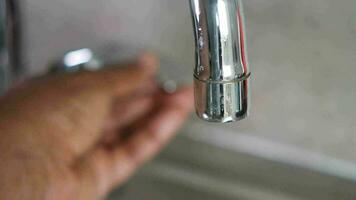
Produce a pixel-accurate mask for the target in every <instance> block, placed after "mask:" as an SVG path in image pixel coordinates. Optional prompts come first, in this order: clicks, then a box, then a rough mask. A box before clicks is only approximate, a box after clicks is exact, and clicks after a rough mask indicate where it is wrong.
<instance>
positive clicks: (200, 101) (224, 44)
mask: <svg viewBox="0 0 356 200" xmlns="http://www.w3.org/2000/svg"><path fill="white" fill-rule="evenodd" d="M190 4H191V11H192V17H193V24H194V33H195V40H196V67H195V71H194V78H195V104H196V112H197V114H198V116H199V117H200V118H202V119H203V120H206V121H211V122H222V123H225V122H233V121H238V120H240V119H243V118H245V117H246V116H247V115H248V108H249V98H248V97H249V88H248V87H249V84H248V83H249V80H248V79H249V77H250V72H249V71H248V66H247V58H246V50H245V34H244V24H243V13H242V7H241V2H240V1H239V0H190Z"/></svg>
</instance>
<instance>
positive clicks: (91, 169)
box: [0, 54, 193, 200]
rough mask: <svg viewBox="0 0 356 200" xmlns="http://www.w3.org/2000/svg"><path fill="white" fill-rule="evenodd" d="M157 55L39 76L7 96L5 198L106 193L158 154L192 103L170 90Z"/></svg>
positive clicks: (1, 151) (0, 120) (0, 104)
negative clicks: (159, 76) (161, 85)
mask: <svg viewBox="0 0 356 200" xmlns="http://www.w3.org/2000/svg"><path fill="white" fill-rule="evenodd" d="M157 65H158V64H157V61H156V59H155V58H154V57H153V56H152V55H149V54H144V55H142V56H141V57H140V58H139V59H138V61H137V62H135V63H131V64H126V65H123V66H121V67H120V68H110V69H105V70H102V71H99V72H81V73H78V74H71V75H68V74H66V75H53V76H47V77H43V78H39V79H36V80H33V81H31V82H29V83H28V84H26V85H23V86H21V87H18V88H17V89H14V90H12V91H10V92H9V93H8V94H7V95H6V96H4V97H3V98H1V99H0V136H1V139H0V177H1V178H0V199H12V200H17V199H21V200H23V199H36V200H37V199H38V200H41V199H66V200H71V199H75V200H81V199H85V200H90V199H93V200H94V199H102V198H104V197H105V196H106V194H107V193H108V192H109V191H110V190H111V189H113V187H116V186H119V185H121V184H122V183H124V182H125V181H126V180H127V179H128V178H129V177H130V176H131V175H132V174H133V173H134V172H135V170H136V169H137V168H138V167H139V166H141V165H142V164H143V163H145V162H146V161H148V160H149V159H151V158H152V157H153V156H154V155H155V154H156V153H157V152H158V151H159V150H160V149H161V148H162V147H163V146H164V145H165V144H166V143H167V142H168V141H169V140H170V139H171V138H172V136H174V134H175V132H176V131H177V129H178V128H179V127H180V126H181V125H182V124H183V122H184V121H185V119H186V117H187V115H188V113H189V112H190V110H191V109H192V105H193V95H192V93H193V92H192V88H191V87H185V88H182V89H180V90H178V91H177V92H176V93H174V94H165V93H164V92H162V91H161V90H160V89H158V87H157V86H156V85H155V83H154V81H153V76H154V74H155V72H156V69H157Z"/></svg>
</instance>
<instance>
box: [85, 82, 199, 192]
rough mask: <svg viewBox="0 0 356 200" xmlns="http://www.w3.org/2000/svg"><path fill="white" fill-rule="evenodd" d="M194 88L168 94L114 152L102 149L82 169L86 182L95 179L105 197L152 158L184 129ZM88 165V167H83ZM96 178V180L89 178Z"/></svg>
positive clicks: (87, 160)
mask: <svg viewBox="0 0 356 200" xmlns="http://www.w3.org/2000/svg"><path fill="white" fill-rule="evenodd" d="M192 93H193V92H192V89H191V88H184V89H182V90H180V91H179V92H177V93H176V94H173V95H166V96H165V97H164V99H163V102H161V103H162V106H161V107H160V108H159V109H158V110H157V111H156V113H155V114H154V115H153V116H151V117H150V118H148V119H147V120H146V121H145V124H144V126H142V127H141V128H140V129H138V130H136V131H135V132H134V134H133V135H132V136H131V137H130V138H128V140H126V141H125V143H124V144H122V145H120V146H118V147H117V148H116V149H114V150H113V151H106V150H105V149H104V148H99V149H97V150H95V151H94V153H93V154H90V155H89V158H88V159H86V162H85V163H86V165H90V166H86V167H81V168H79V169H82V170H81V173H80V174H82V179H83V180H95V184H96V187H97V191H98V192H99V193H100V194H103V195H104V194H105V193H106V192H108V191H109V190H110V189H111V188H112V187H114V186H115V185H118V184H121V183H123V182H124V181H126V180H127V179H128V178H129V177H130V176H131V175H132V174H133V173H134V171H135V170H136V169H137V168H138V167H139V166H140V165H142V164H143V163H144V162H145V161H147V160H149V159H151V158H152V157H153V156H154V155H155V154H156V153H157V152H158V151H159V150H160V149H162V148H163V146H164V145H165V144H166V143H167V142H168V141H169V140H170V138H172V137H173V136H174V135H175V133H176V131H177V130H178V129H179V128H180V127H181V126H182V124H183V122H184V121H185V119H186V117H187V115H188V113H189V112H190V111H191V109H192V107H193V94H192ZM84 166H85V165H84ZM92 176H94V178H90V177H92Z"/></svg>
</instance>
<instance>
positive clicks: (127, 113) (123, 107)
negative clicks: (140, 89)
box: [103, 96, 154, 145]
mask: <svg viewBox="0 0 356 200" xmlns="http://www.w3.org/2000/svg"><path fill="white" fill-rule="evenodd" d="M153 105H154V101H153V97H152V96H144V97H139V98H136V99H133V100H131V101H130V102H126V103H124V104H120V106H117V107H116V108H114V113H112V114H111V116H110V118H109V119H108V120H107V122H106V125H105V127H104V135H103V143H104V144H108V145H111V144H114V143H117V142H118V139H119V131H118V130H119V129H120V128H121V127H124V126H126V125H128V124H130V123H132V122H134V121H135V120H136V119H138V118H140V117H142V116H144V115H145V114H147V113H148V112H149V111H150V110H151V109H152V107H153Z"/></svg>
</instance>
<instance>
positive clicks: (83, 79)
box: [70, 53, 158, 96]
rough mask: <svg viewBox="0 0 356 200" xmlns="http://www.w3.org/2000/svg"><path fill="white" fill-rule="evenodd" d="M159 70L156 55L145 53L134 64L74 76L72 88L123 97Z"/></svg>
mask: <svg viewBox="0 0 356 200" xmlns="http://www.w3.org/2000/svg"><path fill="white" fill-rule="evenodd" d="M157 68H158V61H157V59H156V58H155V56H154V55H152V54H149V53H144V54H142V55H140V56H139V58H138V60H137V61H136V62H134V63H129V64H125V65H120V66H109V67H107V68H105V69H103V70H99V71H95V72H92V71H84V72H80V73H79V74H73V77H72V79H70V87H72V88H73V87H74V88H75V86H78V87H82V86H83V85H84V86H85V88H87V89H90V90H92V91H93V90H98V91H102V92H106V93H107V94H110V95H115V96H123V95H127V94H128V93H130V92H133V91H134V90H136V89H137V88H138V87H140V86H141V85H142V83H143V82H145V81H147V80H149V79H150V78H152V76H153V75H154V74H155V73H156V71H157Z"/></svg>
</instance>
